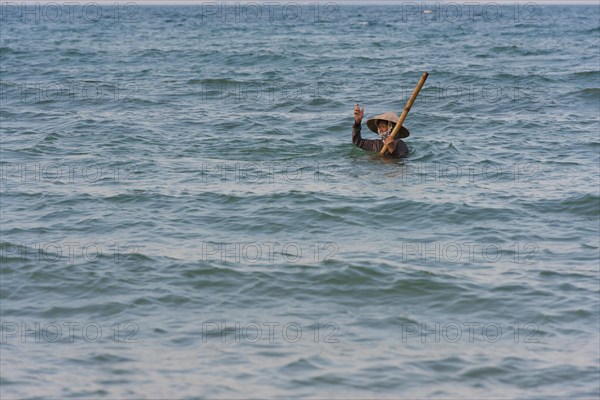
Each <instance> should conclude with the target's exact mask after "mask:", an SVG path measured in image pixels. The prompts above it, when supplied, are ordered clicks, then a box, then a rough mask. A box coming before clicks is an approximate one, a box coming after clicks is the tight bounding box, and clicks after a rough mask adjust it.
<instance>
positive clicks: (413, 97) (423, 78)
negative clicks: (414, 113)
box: [379, 71, 429, 156]
mask: <svg viewBox="0 0 600 400" xmlns="http://www.w3.org/2000/svg"><path fill="white" fill-rule="evenodd" d="M428 76H429V74H428V73H427V71H425V72H423V76H421V80H419V83H417V87H416V88H415V90H414V91H413V93H412V95H411V96H410V99H408V103H406V107H404V111H402V115H400V119H398V122H397V123H396V126H395V127H394V130H393V131H392V133H391V134H390V136H389V137H388V138H387V139H386V141H385V144H384V146H383V149H381V151H380V152H379V154H381V155H382V156H383V155H385V153H387V152H388V151H389V149H388V145H389V143H390V142H392V141H393V140H394V139H395V138H396V135H398V132H400V128H401V127H402V123H404V120H405V119H406V116H407V115H408V112H409V111H410V108H411V107H412V105H413V103H414V102H415V100H416V99H417V96H418V95H419V92H420V91H421V88H422V87H423V85H424V84H425V81H426V80H427V77H428Z"/></svg>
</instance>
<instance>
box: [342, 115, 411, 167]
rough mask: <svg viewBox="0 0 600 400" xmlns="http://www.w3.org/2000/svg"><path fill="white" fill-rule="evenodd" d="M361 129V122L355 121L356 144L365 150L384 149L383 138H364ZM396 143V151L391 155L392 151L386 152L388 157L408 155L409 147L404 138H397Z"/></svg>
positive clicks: (353, 136) (353, 140)
mask: <svg viewBox="0 0 600 400" xmlns="http://www.w3.org/2000/svg"><path fill="white" fill-rule="evenodd" d="M360 130H361V126H360V124H357V123H356V121H355V122H354V125H353V126H352V143H354V144H355V145H356V146H358V147H360V148H361V149H363V150H369V151H376V152H380V151H381V149H383V140H381V139H363V138H362V137H361V136H360ZM394 143H395V144H396V148H395V149H394V153H392V154H391V155H390V153H389V152H388V153H386V154H385V156H386V157H391V158H401V157H406V156H408V147H407V146H406V143H404V142H403V141H402V139H396V140H394Z"/></svg>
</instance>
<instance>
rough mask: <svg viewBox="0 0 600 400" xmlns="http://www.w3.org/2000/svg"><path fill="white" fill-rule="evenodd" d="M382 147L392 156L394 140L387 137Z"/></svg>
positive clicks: (394, 146)
mask: <svg viewBox="0 0 600 400" xmlns="http://www.w3.org/2000/svg"><path fill="white" fill-rule="evenodd" d="M383 147H384V148H385V149H387V152H388V153H390V154H392V153H393V152H394V150H396V142H395V141H394V140H392V137H391V136H389V137H388V138H387V139H385V141H384V142H383Z"/></svg>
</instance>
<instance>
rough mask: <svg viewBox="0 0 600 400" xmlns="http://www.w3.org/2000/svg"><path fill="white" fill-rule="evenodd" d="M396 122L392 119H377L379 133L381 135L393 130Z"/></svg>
mask: <svg viewBox="0 0 600 400" xmlns="http://www.w3.org/2000/svg"><path fill="white" fill-rule="evenodd" d="M393 126H394V124H393V123H392V122H390V121H386V120H384V119H379V120H377V133H379V134H380V135H381V134H383V133H388V132H391V131H392V128H393Z"/></svg>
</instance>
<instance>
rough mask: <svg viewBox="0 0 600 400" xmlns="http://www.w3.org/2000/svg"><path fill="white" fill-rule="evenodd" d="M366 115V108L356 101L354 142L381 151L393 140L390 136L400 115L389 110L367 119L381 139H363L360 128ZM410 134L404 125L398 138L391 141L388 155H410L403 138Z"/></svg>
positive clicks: (396, 156)
mask: <svg viewBox="0 0 600 400" xmlns="http://www.w3.org/2000/svg"><path fill="white" fill-rule="evenodd" d="M364 115H365V109H364V108H363V109H361V108H360V107H359V105H358V103H356V107H355V108H354V126H352V143H354V144H355V145H356V146H358V147H360V148H361V149H363V150H370V151H377V152H379V151H381V149H383V145H384V143H386V142H390V141H391V137H389V136H390V134H391V133H392V131H393V130H394V126H396V123H397V122H398V116H397V115H396V113H394V112H392V111H388V112H386V113H384V114H380V115H377V116H375V117H373V118H371V119H369V120H367V127H368V128H369V129H370V130H372V131H373V132H375V133H376V134H378V135H379V139H363V138H362V137H361V136H360V130H361V123H362V119H363V116H364ZM409 135H410V132H409V131H408V129H406V127H405V126H404V125H402V127H401V128H400V132H399V133H398V135H396V137H397V138H398V139H396V140H393V141H391V143H390V147H389V149H390V150H389V152H388V153H386V157H392V158H401V157H406V156H408V147H407V146H406V143H404V142H403V141H402V139H404V138H407V137H408V136H409ZM392 149H393V150H392Z"/></svg>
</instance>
